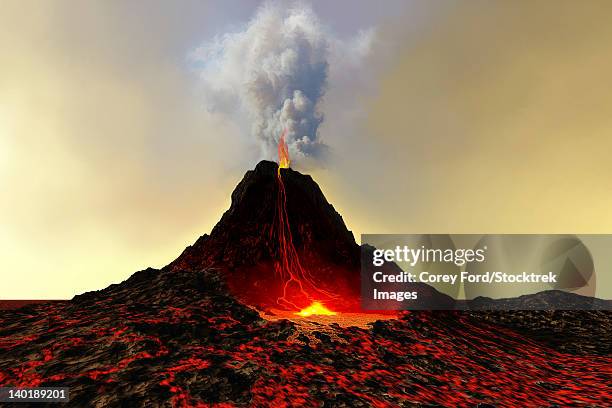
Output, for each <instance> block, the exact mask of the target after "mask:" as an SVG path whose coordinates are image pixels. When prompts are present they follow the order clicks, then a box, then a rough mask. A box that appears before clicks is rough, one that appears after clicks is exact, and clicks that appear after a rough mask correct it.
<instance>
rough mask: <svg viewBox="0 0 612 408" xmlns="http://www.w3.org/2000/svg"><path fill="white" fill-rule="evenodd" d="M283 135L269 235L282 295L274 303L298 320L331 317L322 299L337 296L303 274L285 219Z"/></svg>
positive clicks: (287, 161)
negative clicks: (275, 249) (272, 237)
mask: <svg viewBox="0 0 612 408" xmlns="http://www.w3.org/2000/svg"><path fill="white" fill-rule="evenodd" d="M286 133H287V131H286V130H284V131H283V133H282V134H281V137H280V139H279V142H278V173H277V180H278V194H277V200H276V204H277V205H276V213H275V217H274V224H273V228H272V233H273V234H276V240H277V241H278V259H277V260H276V261H275V263H274V271H275V273H276V275H277V276H279V277H280V279H281V281H282V282H283V293H282V296H281V297H279V298H278V299H277V303H278V304H279V305H281V306H283V307H285V308H289V309H293V310H298V312H297V313H296V314H297V315H300V316H311V315H334V314H335V312H332V311H331V310H329V309H328V308H327V307H325V305H324V303H323V301H322V300H321V299H328V300H329V299H334V298H336V297H337V296H336V295H334V294H332V293H329V292H327V291H325V290H323V289H321V288H319V287H318V286H317V284H316V282H315V281H314V279H313V277H312V275H311V274H310V272H308V271H307V270H305V269H304V267H303V266H302V264H301V263H300V258H299V256H298V253H297V250H296V249H295V246H294V245H293V237H292V234H291V226H290V224H289V217H288V215H287V192H286V190H285V184H284V182H283V176H282V171H281V170H282V169H288V168H289V165H290V164H291V160H290V158H289V148H288V146H287V142H286V141H285V135H286ZM306 305H307V306H306ZM304 306H305V307H304Z"/></svg>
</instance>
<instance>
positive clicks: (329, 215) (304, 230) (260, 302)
mask: <svg viewBox="0 0 612 408" xmlns="http://www.w3.org/2000/svg"><path fill="white" fill-rule="evenodd" d="M279 174H280V177H282V180H283V183H284V187H285V192H286V213H287V218H288V220H289V221H290V223H289V226H290V233H291V237H292V241H293V242H292V243H293V246H294V247H295V249H296V251H297V255H298V257H299V260H300V262H301V265H302V267H303V269H304V270H306V271H308V274H309V275H310V276H311V277H312V281H313V284H314V286H316V288H317V289H319V290H318V292H319V293H318V294H319V295H320V296H323V297H327V299H314V300H319V301H321V300H323V301H325V303H326V304H328V305H330V306H333V307H334V309H335V310H351V309H357V308H358V305H359V289H360V286H359V270H360V269H359V268H360V247H359V245H357V243H356V242H355V239H354V237H353V234H352V232H351V231H349V230H348V229H347V227H346V225H345V223H344V221H343V219H342V217H341V216H340V214H338V212H337V211H336V210H335V209H334V207H333V206H332V205H331V204H330V203H329V202H328V201H327V199H326V198H325V196H324V195H323V192H322V191H321V189H320V188H319V186H318V185H317V183H315V181H314V180H313V179H312V177H310V176H308V175H304V174H301V173H299V172H297V171H294V170H292V169H290V168H286V169H282V171H281V172H279V168H278V165H277V164H276V163H274V162H270V161H261V162H260V163H259V164H257V166H256V167H255V169H254V170H250V171H248V172H247V173H246V174H245V176H244V178H243V179H242V181H241V182H240V183H239V184H238V186H237V187H236V189H235V190H234V192H233V193H232V203H231V206H230V208H229V210H227V211H226V212H225V214H223V217H222V218H221V220H220V221H219V223H218V224H217V225H216V226H215V227H214V228H213V230H212V232H211V233H210V235H203V236H201V237H200V238H199V239H198V240H197V241H196V242H195V243H194V244H193V245H191V246H189V247H188V248H186V249H185V251H184V252H183V253H182V254H181V255H180V256H179V257H178V258H177V259H176V260H174V261H173V262H172V263H170V264H169V265H168V266H166V267H165V268H164V269H165V270H168V271H176V270H183V269H198V268H200V269H201V268H207V267H214V268H218V269H220V270H222V271H223V275H224V276H225V278H226V280H227V284H228V286H229V288H230V291H231V292H232V293H233V294H234V295H235V296H236V297H238V298H239V299H240V300H241V301H243V302H245V303H247V304H249V305H253V306H256V307H258V308H261V309H269V308H278V307H282V306H283V305H279V303H278V299H279V298H280V297H281V296H282V295H283V286H284V284H285V282H284V281H283V279H282V277H280V276H278V273H276V271H275V268H274V262H275V261H276V260H277V259H278V258H279V255H280V254H279V251H280V245H279V241H278V239H277V237H276V234H275V216H276V212H277V207H276V206H277V197H278V193H279V183H278V179H277V178H278V175H279ZM317 289H314V290H313V291H314V292H317ZM321 293H324V294H323V295H321ZM325 293H328V294H331V295H332V296H328V295H325ZM315 295H316V293H315ZM297 303H298V305H299V306H301V307H305V306H307V299H297Z"/></svg>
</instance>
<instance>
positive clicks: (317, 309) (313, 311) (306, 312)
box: [295, 301, 336, 317]
mask: <svg viewBox="0 0 612 408" xmlns="http://www.w3.org/2000/svg"><path fill="white" fill-rule="evenodd" d="M295 314H296V315H298V316H302V317H308V316H313V315H317V316H334V315H336V312H332V311H331V310H329V309H328V308H326V307H325V305H323V304H322V303H321V302H316V301H315V302H312V304H311V305H310V306H308V307H306V308H304V309H302V310H300V311H299V312H296V313H295Z"/></svg>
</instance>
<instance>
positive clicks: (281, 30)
mask: <svg viewBox="0 0 612 408" xmlns="http://www.w3.org/2000/svg"><path fill="white" fill-rule="evenodd" d="M372 37H373V36H372V32H371V31H368V32H361V33H360V35H359V36H357V37H356V38H355V39H351V40H349V41H341V40H339V39H337V38H335V37H334V36H333V35H332V34H331V33H330V32H329V31H328V30H327V29H326V28H325V27H324V26H323V25H322V24H321V22H320V21H319V19H318V18H317V16H316V15H315V14H314V12H313V11H312V9H310V8H309V7H307V6H303V5H298V6H293V7H289V8H287V7H284V6H282V5H280V4H278V3H268V4H265V5H264V6H262V7H261V8H260V9H259V10H258V11H257V13H256V15H255V16H254V17H253V19H252V20H251V21H249V23H248V24H247V25H246V27H244V29H243V30H241V31H237V32H233V33H228V34H224V35H221V36H217V37H216V38H215V39H214V40H213V41H211V42H208V43H205V44H204V45H202V46H201V47H200V48H198V49H197V50H196V51H195V52H194V54H193V57H194V59H195V61H196V62H197V63H198V65H199V66H200V67H201V71H200V75H201V78H202V81H203V83H204V88H205V98H206V102H207V103H208V107H209V108H210V109H211V110H213V111H215V112H219V113H221V114H226V115H228V117H229V118H230V119H231V120H234V121H239V119H242V122H244V123H246V126H247V128H248V129H245V131H246V132H248V133H249V135H252V136H254V137H256V138H257V139H258V141H259V144H260V145H261V148H262V155H263V157H264V158H268V159H273V158H275V156H276V153H275V152H276V146H277V142H278V138H279V136H280V134H281V132H282V130H283V129H287V137H286V139H287V143H288V145H289V150H290V153H291V155H292V157H293V159H300V158H305V157H310V158H314V159H317V160H320V159H321V158H322V157H323V156H324V154H325V152H326V151H327V146H326V145H325V143H324V142H323V140H322V138H321V136H320V134H319V125H320V124H321V123H322V121H323V112H321V106H320V105H321V104H320V102H321V100H322V98H323V96H324V94H325V92H326V90H327V88H328V79H329V78H330V71H334V69H335V70H339V69H341V68H340V67H334V66H331V65H334V64H336V65H342V64H349V65H353V66H356V65H358V64H359V63H360V62H361V59H362V56H364V55H365V54H367V52H368V51H369V48H370V43H371V39H372Z"/></svg>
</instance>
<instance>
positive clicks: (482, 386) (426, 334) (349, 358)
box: [0, 269, 612, 407]
mask: <svg viewBox="0 0 612 408" xmlns="http://www.w3.org/2000/svg"><path fill="white" fill-rule="evenodd" d="M610 317H611V315H610V312H606V311H567V312H536V311H528V312H467V311H462V312H412V313H405V314H403V315H401V316H400V318H399V319H398V320H386V321H381V322H376V323H374V324H373V325H372V326H371V327H370V328H357V327H348V328H346V327H340V326H337V325H332V326H331V327H329V328H327V330H324V331H323V330H322V331H316V330H315V331H310V332H304V333H302V332H301V328H300V326H299V325H297V324H295V323H292V322H289V321H286V320H281V321H275V322H271V321H266V320H262V319H261V318H260V317H259V315H258V313H257V312H255V311H254V310H252V309H250V308H248V307H245V306H243V305H242V304H240V303H238V302H237V301H236V300H235V299H234V298H233V297H232V296H230V295H228V292H227V291H226V289H225V288H224V284H223V283H222V279H220V277H219V274H218V273H217V272H216V271H214V270H204V271H200V272H187V271H175V272H160V271H158V270H153V269H148V270H146V271H142V272H138V273H137V274H135V275H133V276H132V277H131V278H130V279H129V280H127V281H126V282H123V283H122V284H120V285H113V286H111V287H109V288H107V289H105V290H103V291H98V292H92V293H88V294H85V295H82V296H78V297H76V298H75V299H74V300H72V301H68V302H63V303H52V304H48V305H45V304H41V305H32V306H26V307H24V308H22V309H18V310H11V311H3V312H1V314H0V386H68V387H70V389H71V398H72V399H71V401H70V402H69V403H68V404H67V406H75V407H76V406H78V407H81V406H99V407H102V406H129V407H154V406H168V407H170V406H211V405H212V406H312V407H342V406H345V407H353V406H376V407H386V406H401V407H412V406H414V407H417V406H448V407H454V406H471V407H476V406H487V405H484V404H491V405H494V406H497V407H516V406H534V407H535V406H597V407H603V406H610V404H612V399H611V395H610V386H609V384H610V381H611V379H612V376H611V373H612V358H610V340H611V339H610V333H611V324H612V323H611V319H610ZM330 333H331V334H330ZM479 404H481V405H479ZM19 406H25V405H24V404H20V405H19Z"/></svg>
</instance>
